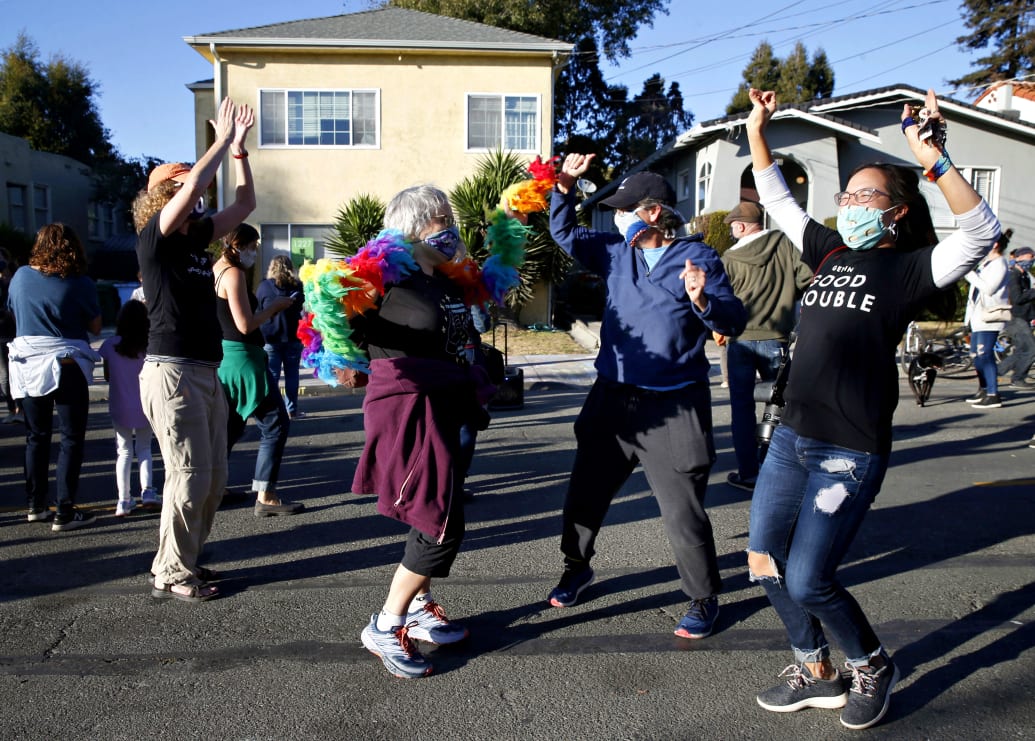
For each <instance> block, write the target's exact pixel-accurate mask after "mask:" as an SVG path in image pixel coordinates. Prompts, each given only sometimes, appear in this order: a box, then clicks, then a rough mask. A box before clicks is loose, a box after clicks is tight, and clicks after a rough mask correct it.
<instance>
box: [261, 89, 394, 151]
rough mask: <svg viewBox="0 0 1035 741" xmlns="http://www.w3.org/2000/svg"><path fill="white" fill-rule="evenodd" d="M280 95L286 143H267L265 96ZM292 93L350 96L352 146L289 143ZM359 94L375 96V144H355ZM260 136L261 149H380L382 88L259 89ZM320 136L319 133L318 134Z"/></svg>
mask: <svg viewBox="0 0 1035 741" xmlns="http://www.w3.org/2000/svg"><path fill="white" fill-rule="evenodd" d="M278 93H279V94H280V95H282V96H283V106H284V107H283V109H282V112H283V116H284V141H283V142H265V138H266V132H265V126H264V117H263V96H264V95H267V94H270V95H272V94H278ZM291 93H302V94H305V93H316V94H320V93H348V94H349V136H350V137H351V138H352V141H353V143H352V144H319V143H317V144H291V143H289V142H288V125H289V124H288V105H289V103H288V99H289V94H291ZM357 94H373V96H374V143H373V144H356V143H354V142H355V133H356V127H355V118H354V117H353V112H354V110H355V102H356V95H357ZM258 116H259V134H258V142H259V148H260V149H380V148H381V90H380V88H312V87H304V88H301V87H300V88H285V87H277V88H259V110H258ZM317 133H318V134H319V132H317Z"/></svg>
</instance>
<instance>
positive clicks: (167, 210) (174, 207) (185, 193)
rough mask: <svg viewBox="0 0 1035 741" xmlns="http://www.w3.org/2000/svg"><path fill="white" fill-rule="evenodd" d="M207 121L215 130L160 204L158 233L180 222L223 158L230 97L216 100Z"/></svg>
mask: <svg viewBox="0 0 1035 741" xmlns="http://www.w3.org/2000/svg"><path fill="white" fill-rule="evenodd" d="M209 123H210V124H211V125H212V128H213V129H214V130H215V141H213V142H212V146H211V147H209V148H208V151H207V152H205V154H203V155H202V156H201V159H199V160H198V162H197V164H195V165H194V167H192V168H191V171H190V174H189V175H188V176H187V181H186V182H185V183H184V184H183V185H182V186H181V187H180V189H179V190H177V191H176V195H174V196H173V197H172V199H170V201H169V202H168V203H167V204H165V206H164V207H163V208H162V212H161V214H160V215H159V217H158V228H159V229H160V230H161V232H162V236H167V235H169V234H172V233H173V232H175V231H176V230H177V229H179V228H180V227H181V226H183V224H184V222H186V221H187V217H188V216H190V213H191V211H193V210H194V207H195V206H196V205H197V203H198V201H199V200H200V199H201V198H202V197H203V196H204V195H205V191H206V190H207V189H208V186H209V183H211V182H212V180H213V179H214V178H215V176H216V170H218V169H219V163H220V162H222V161H223V155H224V154H226V150H227V148H228V147H229V146H230V142H231V141H232V137H233V135H234V102H233V101H232V100H230V98H225V99H224V100H223V102H222V103H220V104H219V111H218V112H217V113H216V119H215V120H214V121H209ZM224 233H225V232H224ZM217 236H220V235H217Z"/></svg>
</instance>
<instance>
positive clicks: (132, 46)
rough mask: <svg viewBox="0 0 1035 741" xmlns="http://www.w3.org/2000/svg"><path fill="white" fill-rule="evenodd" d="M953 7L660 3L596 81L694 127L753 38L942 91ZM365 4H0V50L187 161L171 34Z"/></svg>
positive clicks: (139, 145) (847, 69)
mask: <svg viewBox="0 0 1035 741" xmlns="http://www.w3.org/2000/svg"><path fill="white" fill-rule="evenodd" d="M959 6H960V0H874V1H872V2H870V3H869V4H862V3H859V2H857V1H856V0H797V1H796V2H795V1H791V0H741V1H740V2H738V3H736V4H735V5H731V6H725V5H724V4H723V3H719V2H708V1H706V2H699V1H697V0H695V1H694V2H691V0H672V2H670V10H669V14H668V15H667V16H658V17H657V19H656V21H655V24H654V28H644V29H643V30H642V31H641V33H640V34H639V36H638V37H637V39H636V40H635V41H634V42H633V43H632V45H631V46H632V52H633V54H632V56H631V57H630V58H628V59H622V60H619V61H618V66H614V67H608V68H607V69H606V70H605V74H606V76H607V78H608V81H609V82H610V83H612V84H622V85H626V86H627V87H629V88H630V94H631V95H635V94H636V93H638V92H639V91H640V87H641V85H642V83H643V80H644V79H646V78H647V77H649V76H650V75H651V74H653V73H654V72H658V73H660V74H661V75H662V76H663V77H664V78H665V79H666V81H669V82H671V81H677V82H679V85H680V88H681V89H682V92H683V96H684V98H685V101H686V105H687V107H688V108H689V109H690V110H691V111H692V112H693V114H694V116H695V119H696V120H697V121H704V120H708V119H711V118H716V117H719V116H722V115H724V109H725V106H726V104H727V103H728V102H729V100H730V97H731V96H732V95H733V92H734V91H735V89H736V87H737V85H738V84H739V83H740V81H741V72H742V71H743V69H744V66H745V64H746V63H747V61H748V59H749V58H750V56H751V53H752V52H753V51H754V49H755V47H756V46H757V45H758V44H759V42H760V41H763V40H767V41H769V43H771V44H772V45H773V46H774V48H775V50H776V53H777V55H778V56H785V55H786V54H788V53H789V52H790V51H791V49H792V48H793V46H794V43H795V41H797V40H799V39H800V40H801V41H802V42H803V43H804V44H805V46H806V48H807V50H808V52H809V54H810V55H811V54H812V53H813V52H814V51H816V49H818V48H823V49H824V50H825V51H826V54H827V57H828V59H829V60H830V61H831V63H832V66H833V68H834V73H835V89H834V92H835V94H844V93H850V92H857V91H859V90H865V89H869V88H874V87H881V86H885V85H891V84H894V83H898V82H903V83H908V84H912V85H915V86H917V87H934V88H935V90H937V91H939V92H942V91H948V90H949V89H950V88H949V86H948V85H947V84H945V80H946V79H950V78H953V77H959V76H961V75H963V74H966V73H967V72H969V71H971V66H970V63H971V61H973V60H974V59H976V58H977V57H978V56H979V55H978V54H967V53H964V52H963V51H961V50H960V49H959V48H958V47H957V46H956V45H955V44H954V40H955V38H956V37H957V36H959V35H961V34H963V33H966V28H965V26H964V25H963V22H962V20H961V18H960V13H959ZM730 7H733V8H735V9H736V17H734V16H733V13H731V12H729V11H728V10H727V8H730ZM368 8H369V3H368V2H366V0H351V2H342V0H293V2H290V3H285V2H283V1H282V0H280V1H278V2H273V0H249V2H247V3H245V2H241V1H240V0H206V1H205V2H201V3H197V2H170V1H169V0H163V1H160V2H152V1H151V0H143V1H141V0H0V21H2V23H0V48H7V47H9V46H10V45H11V44H12V43H13V42H14V40H15V38H16V37H17V34H18V32H19V31H25V32H26V33H28V35H29V37H30V38H32V40H33V41H34V42H35V43H36V45H37V47H38V48H39V50H40V53H41V56H42V58H43V59H47V58H49V57H50V56H51V55H52V54H62V55H64V56H66V57H68V58H70V59H73V60H75V61H77V62H80V63H82V64H84V65H86V67H87V68H88V69H89V72H90V76H91V77H92V78H93V79H94V80H96V81H97V82H99V83H100V96H99V99H98V107H99V109H100V112H101V118H102V121H103V122H104V125H105V126H106V127H107V128H108V129H109V130H110V131H111V132H112V138H113V141H114V143H115V145H116V146H117V147H118V148H119V149H120V150H121V151H122V153H123V154H124V155H126V156H130V157H138V156H141V155H145V154H146V155H153V156H156V157H158V158H160V159H164V160H167V161H174V160H185V161H190V160H192V159H193V156H194V145H193V141H192V136H193V129H192V126H193V124H192V121H193V114H192V105H193V103H192V97H191V94H190V92H189V91H188V90H187V89H186V87H185V85H187V84H189V83H191V82H194V81H197V80H202V79H208V78H211V77H212V68H211V66H209V64H208V63H207V62H205V60H204V59H203V58H202V57H201V56H200V55H198V54H197V53H196V52H195V51H194V50H193V49H191V48H190V47H188V46H187V44H186V43H184V41H183V37H184V36H192V35H198V34H204V33H210V32H214V31H225V30H230V29H237V28H246V27H249V26H257V25H264V24H268V23H277V22H282V21H289V20H298V19H301V18H317V17H322V16H328V15H337V14H339V13H346V12H356V11H361V10H366V9H368ZM957 97H960V98H962V99H965V100H968V99H970V97H972V96H969V92H963V93H960V94H958V95H957Z"/></svg>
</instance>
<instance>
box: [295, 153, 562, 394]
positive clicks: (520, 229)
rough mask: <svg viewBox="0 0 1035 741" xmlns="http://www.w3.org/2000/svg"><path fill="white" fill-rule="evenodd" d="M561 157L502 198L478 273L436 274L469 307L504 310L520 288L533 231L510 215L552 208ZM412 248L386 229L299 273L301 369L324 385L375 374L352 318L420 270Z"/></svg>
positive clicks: (474, 267) (466, 267)
mask: <svg viewBox="0 0 1035 741" xmlns="http://www.w3.org/2000/svg"><path fill="white" fill-rule="evenodd" d="M556 159H557V158H556V157H555V158H552V159H550V160H547V161H546V162H543V161H542V160H541V159H540V158H539V157H536V159H535V161H534V162H533V163H532V164H531V165H529V168H528V169H529V172H531V173H532V175H533V179H532V180H525V181H522V182H521V183H516V184H515V185H512V186H511V187H510V188H508V189H507V190H506V191H504V194H503V197H502V198H501V199H500V206H499V208H497V209H495V210H494V211H493V212H492V213H490V214H489V215H488V222H489V227H488V230H487V232H486V236H485V244H486V247H487V248H488V250H489V257H488V258H487V259H486V260H485V264H484V265H482V266H480V267H479V265H478V263H476V262H475V261H474V260H473V259H471V258H470V257H468V258H465V259H464V260H462V261H460V262H447V263H443V264H442V265H439V266H438V268H437V269H438V270H439V271H440V272H441V273H443V274H444V275H445V276H446V277H448V278H449V279H450V280H451V281H453V282H454V283H455V284H456V285H458V286H460V288H461V289H462V290H463V293H464V302H465V303H466V304H467V305H468V306H473V305H475V304H478V305H481V304H485V303H487V302H489V301H493V302H495V303H496V304H502V303H503V301H504V299H505V297H506V295H507V292H508V291H509V290H511V289H512V288H514V286H516V285H517V284H518V282H519V279H518V268H519V267H521V265H522V264H523V263H524V261H525V243H526V242H527V241H528V233H529V228H528V227H527V226H525V225H524V224H522V223H521V221H519V218H515V217H514V216H512V215H511V214H512V213H517V214H527V213H531V212H532V211H542V210H544V209H545V208H546V206H547V203H546V198H545V194H546V193H547V192H549V190H550V189H551V188H552V187H553V185H554V183H556V182H557V176H556V173H555V171H554V162H555V161H556ZM419 269H420V268H419V267H418V265H417V262H416V260H414V259H413V245H412V244H411V243H409V242H407V241H406V240H405V239H404V238H403V235H402V233H401V232H398V231H392V230H388V229H386V230H384V231H382V232H381V233H380V234H378V235H377V236H376V237H374V238H373V239H372V240H370V241H369V242H367V244H366V245H365V246H364V247H363V249H361V250H360V251H359V252H357V253H356V254H355V255H353V256H352V257H349V258H345V259H344V260H335V259H330V258H320V259H319V260H317V261H316V262H315V263H311V262H307V263H305V264H304V265H303V266H302V267H301V269H300V270H299V278H300V279H301V280H302V286H303V290H304V292H305V305H304V308H303V311H302V318H301V320H300V321H299V323H298V339H300V340H301V341H302V365H304V366H305V367H306V368H312V369H313V375H315V376H316V377H317V378H319V379H320V380H321V381H323V382H324V383H327V384H329V385H331V386H337V385H338V383H339V380H338V374H337V372H338V371H342V370H345V369H352V370H358V371H361V372H363V373H369V372H370V366H369V361H368V359H367V354H366V352H365V351H364V350H363V349H361V348H360V347H359V346H358V345H357V344H356V343H355V342H354V341H353V339H352V328H351V327H350V326H349V319H351V318H353V317H356V316H359V315H360V314H362V313H363V312H365V311H369V310H370V309H373V308H374V307H376V306H377V299H378V298H379V297H380V296H383V295H384V293H385V288H386V287H387V286H390V285H392V284H393V283H398V282H399V281H401V280H402V279H403V278H405V277H406V276H407V275H410V274H411V273H413V272H415V271H416V270H419Z"/></svg>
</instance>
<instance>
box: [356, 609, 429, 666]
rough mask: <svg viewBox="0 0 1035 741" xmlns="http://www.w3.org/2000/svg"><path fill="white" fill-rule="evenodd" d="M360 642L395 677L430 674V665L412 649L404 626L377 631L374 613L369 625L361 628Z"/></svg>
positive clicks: (411, 643)
mask: <svg viewBox="0 0 1035 741" xmlns="http://www.w3.org/2000/svg"><path fill="white" fill-rule="evenodd" d="M360 640H362V641H363V646H364V647H365V648H366V650H367V651H369V652H370V653H372V654H374V656H379V657H380V658H381V663H383V664H384V665H385V669H387V670H388V671H389V673H391V674H394V675H395V676H397V677H401V678H402V679H417V678H419V677H426V676H427V675H429V674H431V671H432V666H431V664H430V663H429V662H428V661H427V660H426V659H425V658H424V657H423V656H421V654H420V652H419V651H417V649H415V648H414V647H413V641H411V640H410V637H409V635H408V634H407V626H405V625H400V626H399V627H398V628H392V629H391V630H383V631H382V630H378V629H377V613H374V614H373V615H372V616H371V618H370V624H369V625H367V627H365V628H363V632H362V633H361V634H360Z"/></svg>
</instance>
